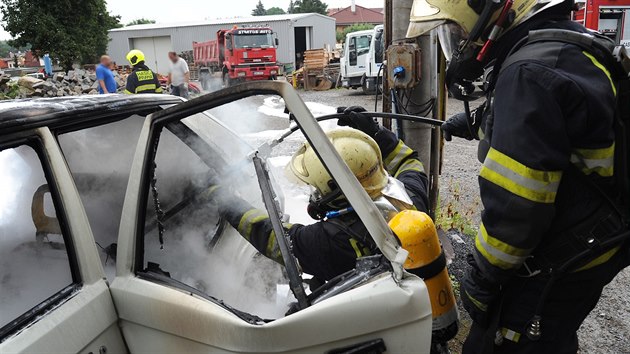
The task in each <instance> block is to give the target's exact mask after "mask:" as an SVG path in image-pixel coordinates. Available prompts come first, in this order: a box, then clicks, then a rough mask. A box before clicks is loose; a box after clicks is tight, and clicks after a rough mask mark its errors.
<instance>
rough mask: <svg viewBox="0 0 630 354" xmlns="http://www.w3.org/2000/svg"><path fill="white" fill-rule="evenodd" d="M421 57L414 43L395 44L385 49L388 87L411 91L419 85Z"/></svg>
mask: <svg viewBox="0 0 630 354" xmlns="http://www.w3.org/2000/svg"><path fill="white" fill-rule="evenodd" d="M421 60H422V55H421V51H420V47H419V46H418V44H416V43H396V44H392V45H390V46H389V47H388V48H387V68H388V70H389V72H388V75H387V80H388V81H389V82H388V83H389V87H391V88H396V89H411V88H413V87H415V86H417V85H418V84H419V83H420V79H421V78H422V75H421V66H420V64H421Z"/></svg>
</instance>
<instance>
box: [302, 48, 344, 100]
mask: <svg viewBox="0 0 630 354" xmlns="http://www.w3.org/2000/svg"><path fill="white" fill-rule="evenodd" d="M338 76H339V59H338V58H336V55H335V53H334V52H331V51H330V50H328V49H326V48H322V49H311V50H307V51H306V52H304V67H303V68H301V69H300V70H297V71H295V72H294V73H293V78H292V81H293V85H294V86H296V87H297V86H298V85H299V83H300V82H301V83H302V85H303V86H304V89H305V90H316V91H325V90H329V89H331V88H334V87H335V83H336V82H337V77H338Z"/></svg>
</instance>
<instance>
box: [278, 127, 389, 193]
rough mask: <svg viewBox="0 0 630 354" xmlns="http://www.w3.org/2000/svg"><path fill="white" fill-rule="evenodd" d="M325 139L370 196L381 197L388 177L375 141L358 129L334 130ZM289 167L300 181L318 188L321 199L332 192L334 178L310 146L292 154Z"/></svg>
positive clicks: (304, 145) (305, 145)
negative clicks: (328, 140)
mask: <svg viewBox="0 0 630 354" xmlns="http://www.w3.org/2000/svg"><path fill="white" fill-rule="evenodd" d="M326 136H327V137H328V139H330V141H331V142H332V144H333V146H334V147H335V150H337V152H338V153H339V156H341V158H342V159H343V161H345V163H346V164H347V165H348V167H349V168H350V170H351V171H352V173H353V174H354V175H355V176H356V177H357V179H358V180H359V183H361V186H363V189H365V191H366V192H367V193H368V194H369V195H370V197H372V198H376V197H378V196H380V194H381V190H382V189H383V188H385V186H386V185H387V182H388V175H387V172H386V171H385V168H384V167H383V158H382V156H381V149H379V147H378V144H377V143H376V141H374V139H372V138H371V137H370V136H368V135H367V134H365V133H363V132H361V131H359V130H356V129H337V130H332V131H329V132H328V133H326ZM289 166H290V168H291V172H292V173H293V174H294V175H295V176H296V177H297V178H298V179H299V180H301V181H302V182H304V183H307V184H309V185H311V186H313V187H315V189H316V190H317V192H318V193H319V194H320V195H321V196H327V195H329V194H330V193H331V192H332V189H333V187H334V186H332V185H331V182H332V178H331V177H330V174H328V171H327V170H326V168H325V167H324V165H323V164H322V162H321V161H320V160H319V157H318V156H317V154H316V153H315V151H314V150H313V148H312V147H311V145H310V144H309V143H304V144H303V145H302V147H301V148H300V149H299V150H298V151H297V152H296V153H295V154H294V155H293V158H292V159H291V163H290V164H289Z"/></svg>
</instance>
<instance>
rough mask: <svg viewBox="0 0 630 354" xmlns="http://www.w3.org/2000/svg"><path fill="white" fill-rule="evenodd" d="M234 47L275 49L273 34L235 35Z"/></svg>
mask: <svg viewBox="0 0 630 354" xmlns="http://www.w3.org/2000/svg"><path fill="white" fill-rule="evenodd" d="M234 47H236V48H271V47H273V37H272V35H271V33H263V34H239V35H235V36H234Z"/></svg>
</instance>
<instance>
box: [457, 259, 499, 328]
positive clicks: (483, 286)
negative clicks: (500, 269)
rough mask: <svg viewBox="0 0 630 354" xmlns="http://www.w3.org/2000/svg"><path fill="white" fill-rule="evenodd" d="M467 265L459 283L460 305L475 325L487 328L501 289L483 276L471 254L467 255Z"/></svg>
mask: <svg viewBox="0 0 630 354" xmlns="http://www.w3.org/2000/svg"><path fill="white" fill-rule="evenodd" d="M468 263H469V264H470V267H468V270H467V271H466V274H464V278H463V279H462V283H461V290H462V291H461V298H462V304H463V305H464V308H465V309H466V311H467V312H468V314H469V315H470V318H471V319H472V320H473V322H475V324H477V325H479V326H480V327H482V328H488V326H489V325H490V317H491V313H492V308H493V306H494V305H495V303H496V302H497V300H498V298H499V293H500V289H501V288H500V286H499V285H497V284H494V283H492V282H491V281H489V280H488V279H487V278H486V277H484V276H483V274H482V273H481V271H480V270H479V267H478V266H477V264H476V262H475V260H474V258H473V256H472V255H471V254H469V255H468Z"/></svg>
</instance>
